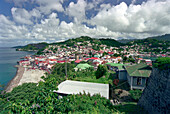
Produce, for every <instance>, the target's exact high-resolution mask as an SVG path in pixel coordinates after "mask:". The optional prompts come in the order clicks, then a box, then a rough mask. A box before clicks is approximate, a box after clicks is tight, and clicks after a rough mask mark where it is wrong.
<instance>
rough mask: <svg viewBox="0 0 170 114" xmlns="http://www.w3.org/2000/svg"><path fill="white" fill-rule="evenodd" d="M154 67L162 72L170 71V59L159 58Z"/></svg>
mask: <svg viewBox="0 0 170 114" xmlns="http://www.w3.org/2000/svg"><path fill="white" fill-rule="evenodd" d="M153 67H155V68H158V69H161V70H163V69H164V70H165V69H170V57H162V58H158V59H157V60H156V61H155V63H154V64H153Z"/></svg>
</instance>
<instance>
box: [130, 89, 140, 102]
mask: <svg viewBox="0 0 170 114" xmlns="http://www.w3.org/2000/svg"><path fill="white" fill-rule="evenodd" d="M129 93H130V96H131V97H132V98H133V99H134V100H135V101H138V100H139V98H140V97H141V95H142V91H141V90H130V91H129Z"/></svg>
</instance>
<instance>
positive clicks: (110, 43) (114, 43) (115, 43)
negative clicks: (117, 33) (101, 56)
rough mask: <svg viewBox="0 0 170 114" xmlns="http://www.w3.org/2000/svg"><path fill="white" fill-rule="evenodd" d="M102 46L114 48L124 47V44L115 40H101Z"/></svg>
mask: <svg viewBox="0 0 170 114" xmlns="http://www.w3.org/2000/svg"><path fill="white" fill-rule="evenodd" d="M100 41H101V44H104V45H107V46H113V47H119V46H123V45H124V44H122V43H120V42H118V41H116V40H114V39H100Z"/></svg>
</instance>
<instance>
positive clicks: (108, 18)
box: [0, 0, 170, 45]
mask: <svg viewBox="0 0 170 114" xmlns="http://www.w3.org/2000/svg"><path fill="white" fill-rule="evenodd" d="M16 1H18V2H19V1H20V0H16ZM24 1H27V0H24ZM28 1H29V0H28ZM31 1H32V2H36V3H37V4H39V7H35V8H33V9H31V10H26V9H24V8H12V9H11V12H12V16H13V20H14V21H12V20H10V18H8V17H6V16H4V15H0V39H1V43H0V45H1V44H2V42H6V43H8V42H9V40H10V39H11V41H14V40H16V41H17V42H18V43H20V42H21V41H25V42H24V43H29V42H40V41H49V42H54V41H60V40H65V39H68V38H75V37H79V36H83V35H86V36H91V37H97V38H99V37H110V38H115V39H117V38H119V37H123V38H128V37H134V38H145V37H149V36H154V35H162V34H165V33H170V15H169V13H170V5H169V4H170V1H169V0H164V1H159V2H158V1H156V0H150V1H148V2H145V3H143V4H141V5H134V4H131V5H130V6H127V5H126V4H125V3H124V2H123V3H121V4H119V5H116V6H111V5H110V4H101V5H100V8H99V9H98V11H99V12H98V13H97V15H95V16H93V17H91V18H90V19H88V20H87V17H86V14H85V13H86V11H87V10H90V9H93V8H94V7H95V4H94V2H95V0H94V1H93V2H91V3H87V1H85V0H78V1H77V2H76V3H73V2H71V3H70V4H69V6H68V7H67V8H66V11H64V9H63V7H62V3H63V1H62V0H60V1H57V2H56V0H55V1H54V0H49V1H47V0H36V1H34V0H31ZM20 2H21V1H20ZM100 2H101V1H100V0H98V3H100ZM52 4H54V6H51V5H52ZM56 4H60V5H59V6H57V5H56ZM55 6H56V7H55ZM59 7H60V8H59ZM43 8H44V9H43ZM56 11H63V12H64V13H66V14H67V15H69V16H70V17H73V18H74V21H73V22H69V23H67V22H66V21H63V20H61V19H60V18H59V17H58V14H57V13H56ZM36 19H39V20H40V21H36ZM82 22H88V24H90V25H94V27H93V28H92V27H88V26H86V25H84V24H82ZM11 43H12V42H11ZM13 43H16V42H13ZM24 43H23V44H24Z"/></svg>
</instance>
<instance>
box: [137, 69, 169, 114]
mask: <svg viewBox="0 0 170 114" xmlns="http://www.w3.org/2000/svg"><path fill="white" fill-rule="evenodd" d="M147 84H148V85H147V86H146V88H145V89H144V91H143V94H142V96H141V98H140V99H139V102H138V105H140V106H142V107H143V108H144V109H145V110H147V111H148V112H149V113H152V114H170V69H168V70H159V69H158V68H153V71H152V73H151V76H150V78H149V80H148V83H147Z"/></svg>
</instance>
